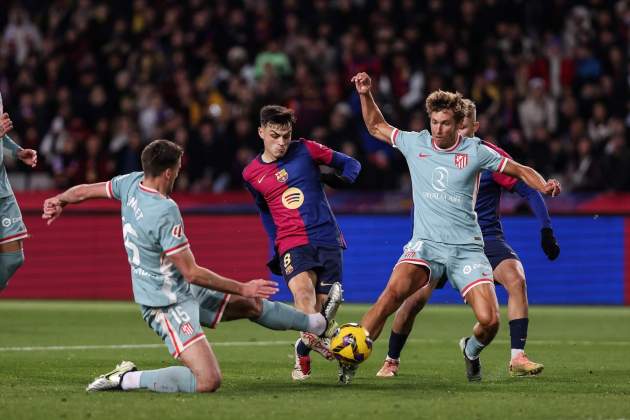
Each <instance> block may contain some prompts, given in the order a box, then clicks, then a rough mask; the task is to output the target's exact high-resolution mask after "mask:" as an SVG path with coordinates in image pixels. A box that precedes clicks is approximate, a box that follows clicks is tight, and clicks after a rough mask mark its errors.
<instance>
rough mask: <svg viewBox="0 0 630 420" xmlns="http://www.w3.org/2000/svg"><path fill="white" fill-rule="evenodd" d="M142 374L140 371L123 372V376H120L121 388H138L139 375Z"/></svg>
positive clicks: (125, 389)
mask: <svg viewBox="0 0 630 420" xmlns="http://www.w3.org/2000/svg"><path fill="white" fill-rule="evenodd" d="M141 375H142V371H134V372H128V373H125V376H123V378H122V382H121V384H120V386H121V388H122V389H123V390H124V391H127V390H128V389H138V388H140V376H141Z"/></svg>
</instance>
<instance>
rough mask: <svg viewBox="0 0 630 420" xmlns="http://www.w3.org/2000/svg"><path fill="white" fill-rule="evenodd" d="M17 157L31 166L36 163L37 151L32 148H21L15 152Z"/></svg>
mask: <svg viewBox="0 0 630 420" xmlns="http://www.w3.org/2000/svg"><path fill="white" fill-rule="evenodd" d="M17 157H18V159H20V160H21V161H22V162H24V163H25V164H27V165H28V166H30V167H31V168H34V167H35V166H36V165H37V151H35V150H33V149H22V150H20V151H19V152H18V153H17Z"/></svg>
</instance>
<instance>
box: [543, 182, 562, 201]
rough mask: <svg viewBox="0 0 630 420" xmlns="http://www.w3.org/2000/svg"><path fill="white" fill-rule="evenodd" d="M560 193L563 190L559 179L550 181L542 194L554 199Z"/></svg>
mask: <svg viewBox="0 0 630 420" xmlns="http://www.w3.org/2000/svg"><path fill="white" fill-rule="evenodd" d="M560 191H562V188H561V187H560V182H559V181H558V180H557V179H550V180H549V181H547V183H546V184H545V187H544V188H543V191H542V192H544V193H545V194H547V195H550V196H552V197H555V196H556V195H558V194H560Z"/></svg>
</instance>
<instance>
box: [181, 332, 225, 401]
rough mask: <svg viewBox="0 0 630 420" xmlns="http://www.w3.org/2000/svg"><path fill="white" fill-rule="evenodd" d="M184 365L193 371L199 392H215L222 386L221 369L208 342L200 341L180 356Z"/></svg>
mask: <svg viewBox="0 0 630 420" xmlns="http://www.w3.org/2000/svg"><path fill="white" fill-rule="evenodd" d="M180 360H181V361H182V363H183V364H184V365H185V366H186V367H187V368H188V369H190V370H191V371H192V373H193V375H194V376H195V380H196V382H197V388H196V389H197V392H214V391H216V390H217V389H219V387H220V386H221V380H222V379H223V376H222V375H221V368H220V367H219V362H218V361H217V358H216V356H215V355H214V352H213V351H212V347H210V343H208V340H199V341H197V342H196V343H194V344H193V345H191V346H190V347H188V348H187V349H186V350H184V351H183V352H182V354H181V355H180Z"/></svg>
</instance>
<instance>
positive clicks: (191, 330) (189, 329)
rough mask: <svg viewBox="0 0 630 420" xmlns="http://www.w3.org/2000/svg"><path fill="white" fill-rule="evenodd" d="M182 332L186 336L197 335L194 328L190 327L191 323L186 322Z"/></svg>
mask: <svg viewBox="0 0 630 420" xmlns="http://www.w3.org/2000/svg"><path fill="white" fill-rule="evenodd" d="M181 330H182V332H183V333H184V334H186V335H193V334H194V333H195V329H194V328H193V326H192V325H190V322H186V323H184V324H182V326H181Z"/></svg>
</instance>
